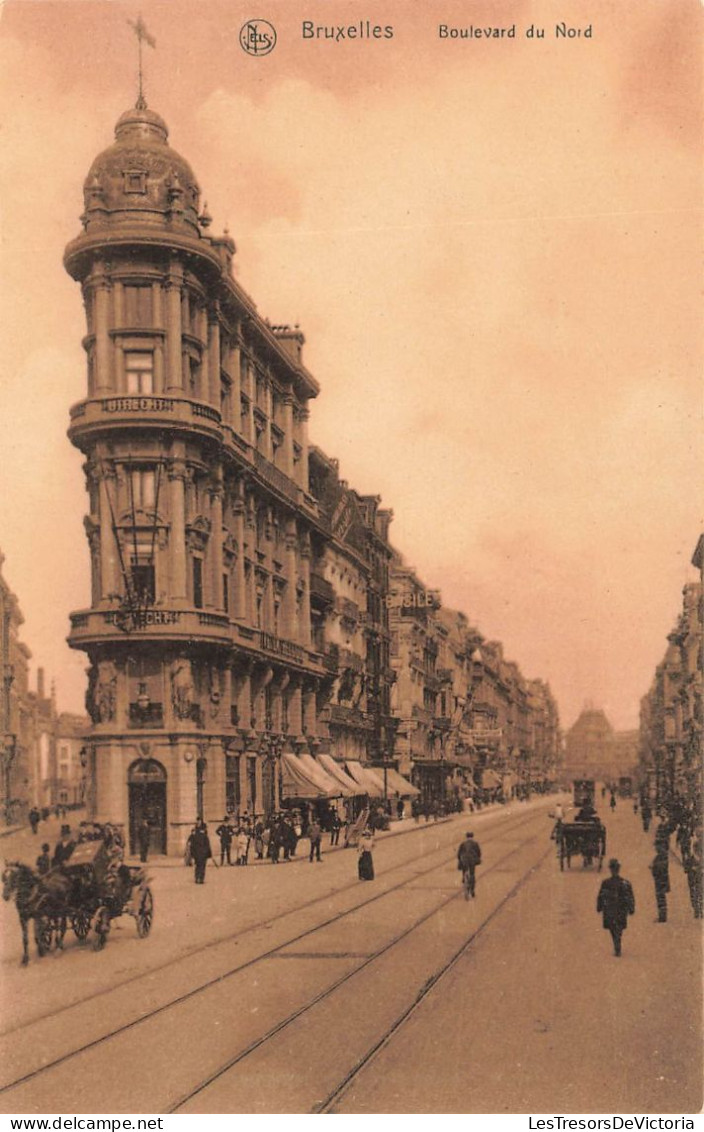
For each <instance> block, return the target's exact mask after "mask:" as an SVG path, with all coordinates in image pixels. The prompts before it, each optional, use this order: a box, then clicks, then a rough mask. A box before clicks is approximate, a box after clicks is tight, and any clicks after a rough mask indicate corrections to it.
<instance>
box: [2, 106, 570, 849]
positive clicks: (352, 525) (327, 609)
mask: <svg viewBox="0 0 704 1132" xmlns="http://www.w3.org/2000/svg"><path fill="white" fill-rule="evenodd" d="M167 137H168V131H167V126H166V124H165V122H164V121H163V119H162V118H161V117H160V116H159V115H158V114H156V113H154V112H153V111H152V110H150V109H148V108H147V106H146V104H145V103H144V102H143V100H141V98H140V100H139V101H138V103H137V105H136V107H135V108H134V109H132V110H128V111H127V112H126V113H125V114H123V115H122V117H121V118H120V119H119V121H118V123H117V126H116V130H115V141H114V144H112V145H111V146H109V147H108V148H107V149H106V150H105V151H104V152H102V153H101V154H99V155H98V157H96V159H95V160H94V162H93V164H92V166H91V168H90V170H89V172H88V176H87V178H86V181H85V185H84V211H83V215H82V218H81V219H82V225H83V231H82V233H81V234H80V235H78V236H77V237H76V239H74V240H73V241H72V242H71V243H70V244H69V246H68V247H67V249H66V253H65V266H66V269H67V271H68V272H69V273H70V275H71V276H72V277H73V278H74V279H75V280H76V281H77V282H78V283H79V284H80V286H81V292H82V296H83V303H84V308H85V313H86V320H87V326H86V334H85V337H84V339H83V345H84V349H85V353H86V368H87V390H86V397H85V399H84V400H82V401H80V402H79V403H78V404H76V405H74V406H73V407H72V408H71V410H70V429H69V437H70V439H71V442H72V443H73V444H74V445H75V446H76V447H78V448H79V449H80V451H81V453H82V454H83V455H84V457H85V464H84V470H85V479H86V489H87V495H88V506H87V514H86V516H85V520H84V524H85V531H86V537H87V542H88V553H89V554H90V562H91V594H90V600H89V601H88V602H87V604H86V607H85V608H84V609H81V610H79V611H76V612H74V613H72V614H71V630H70V638H69V643H70V645H71V646H72V647H73V648H75V649H81V650H83V651H84V652H85V653H86V655H87V659H88V662H89V670H88V689H87V697H86V706H87V709H88V712H89V716H90V719H89V720H86V721H85V728H84V730H83V733H82V734H79V732H80V731H81V728H80V726H79V724H80V721H77V720H75V719H74V718H73V717H71V720H70V725H69V722H68V721H67V723H66V726H65V728H64V730H66V729H68V730H69V731H70V733H71V734H70V738H71V752H72V754H71V760H72V762H71V766H72V767H73V768H74V770H72V771H71V774H74V772H75V767H76V765H77V763H76V758H77V759H78V765H79V766H80V784H79V795H80V799H77V798H76V797H75V795H74V793H71V790H72V789H73V788H71V790H69V796H68V797H67V798H64V795H65V794H66V789H65V787H64V786H63V785H60V783H61V782H63V779H62V777H61V774H60V773H59V771H58V769H56V766H55V767H54V769H53V770H52V771H51V773H48V774H45V773H44V772H42V773H41V774H38V773H37V771H36V765H37V759H38V758H39V761H40V762H41V757H40V756H38V755H37V753H36V752H37V749H38V748H37V743H36V742H35V741H34V738H33V737H32V735H30V731H31V728H30V727H29V723H28V722H27V720H28V717H29V714H31V710H34V709H30V707H28V705H29V704H31V703H35V704H36V705H37V706H36V711H37V712H38V713H39V714H40V715H41V712H42V711H44V710H45V709H44V708H41V709H40V708H39V706H38V705H40V704H43V703H44V702H45V697H44V695H43V691H42V690H41V689H40V690H39V691H38V692H37V693H36V695H34V698H33V699H32V694H30V693H28V692H27V690H26V657H27V651H26V649H24V647H23V646H21V645H20V644H19V643H18V641H17V628H18V626H19V623H20V617H19V611H18V606H17V602H16V600H15V599H14V598H12V597H11V596H8V597H7V599H5V598H4V599H3V600H7V609H8V613H7V614H6V616H5V618H4V620H3V625H4V626H5V630H4V632H5V636H4V638H3V650H4V654H5V653H7V657H6V656H5V655H3V663H4V665H5V667H4V669H3V671H4V672H5V685H4V687H5V702H4V708H3V710H4V712H5V715H6V716H7V718H6V719H4V720H3V735H4V740H3V742H4V744H5V746H4V751H3V766H4V768H5V775H4V780H3V788H4V802H5V809H6V816H7V817H8V819H12V818H14V817H16V816H17V814H18V813H19V812H20V811H21V809H22V807H23V806H26V805H27V804H35V805H36V804H56V803H61V802H64V801H66V800H67V801H70V802H73V801H76V800H85V802H86V803H87V805H88V808H89V811H90V812H91V813H92V814H93V815H95V816H96V817H97V818H101V819H111V820H113V821H117V822H120V823H123V824H124V825H125V827H126V829H127V830H128V831H129V836H130V840H131V844H132V847H133V848H134V844H135V834H136V830H137V828H138V826H139V825H140V823H141V822H142V821H143V820H144V819H145V818H146V819H147V820H148V821H149V823H150V826H151V829H152V849H153V850H154V851H157V852H162V853H169V854H171V853H180V852H182V850H183V847H184V844H185V842H186V839H187V836H188V833H189V831H190V829H191V827H192V824H193V821H194V818H195V817H196V815H203V816H204V817H205V818H206V819H207V820H210V819H216V818H217V819H220V818H221V817H222V815H223V813H225V812H231V813H234V814H240V815H241V814H244V813H246V814H247V815H248V816H250V817H251V816H252V815H254V814H260V815H265V816H269V815H271V814H272V813H275V812H277V811H279V810H280V809H281V808H282V807H285V806H292V805H305V806H314V807H317V809H318V812H319V813H320V816H322V817H324V816H325V812H326V810H327V808H328V807H329V805H330V803H331V802H332V801H333V800H335V804H336V805H339V806H341V807H344V808H345V809H346V811H347V812H348V813H353V812H356V810H357V809H359V808H360V807H361V805H362V801H361V799H363V798H364V797H366V798H372V799H376V800H377V801H378V803H379V804H380V805H385V804H391V803H393V805H397V804H398V802H399V801H404V804H405V805H409V804H410V802H411V800H413V804H414V805H416V806H419V807H421V808H437V807H440V806H443V807H446V806H453V805H456V806H459V805H460V804H461V798H462V796H463V795H466V794H468V793H474V794H476V795H477V796H478V797H479V798H488V797H493V796H497V795H498V794H501V795H502V796H504V797H509V796H511V795H515V794H518V795H519V796H521V795H527V794H530V792H532V791H533V790H536V789H543V788H544V787H545V786H546V785H547V784H548V783H549V782H550V781H551V780H554V778H555V777H556V770H557V765H558V761H559V755H560V730H559V719H558V711H557V706H556V703H555V700H554V698H553V696H552V694H551V691H550V688H549V687H548V685H547V684H546V683H545V682H544V681H542V680H539V679H527V678H526V677H524V676H523V674H522V673H521V671H520V668H519V667H518V665H517V664H516V663H515V662H513V661H511V660H509V659H507V658H506V657H505V656H504V652H503V648H502V645H501V644H500V643H499V642H497V641H493V640H491V639H487V638H486V637H485V636H484V635H483V634H482V633H480V631H479V630H478V628H477V627H476V626H475V625H473V624H472V622H471V620H470V619H469V618H468V617H467V616H466V615H465V614H464V613H462V612H460V611H455V610H451V609H447V608H445V607H443V605H442V602H441V599H440V594H439V593H438V592H437V590H435V589H433V588H432V586H430V585H429V584H428V580H426V579H422V578H420V577H419V576H418V575H417V573H416V572H415V571H414V570H413V569H412V568H411V567H410V566H409V565H408V564H407V563H406V562H405V561H404V558H403V556H402V554H401V553H399V551H398V550H397V549H396V548H395V547H394V545H393V544H392V541H391V538H390V528H391V522H392V518H393V513H392V511H391V510H390V509H389V508H387V507H383V506H382V505H381V500H380V498H379V497H378V496H376V495H368V494H366V495H365V494H361V493H359V492H357V491H355V490H354V489H353V488H352V487H350V485H349V484H348V483H347V482H346V481H345V480H344V479H343V478H342V476H341V474H340V468H339V464H338V461H337V460H336V459H334V458H333V457H331V456H330V455H329V454H326V453H324V452H323V451H321V450H320V449H319V448H318V447H316V446H315V445H313V444H311V443H310V442H309V436H308V419H309V415H310V405H311V402H312V401H313V400H314V399H315V397H316V396H317V394H318V392H319V386H318V383H317V381H316V380H315V378H314V377H313V376H312V374H310V373H309V371H308V370H307V369H306V367H305V364H304V361H303V345H304V337H303V334H302V332H301V330H300V328H299V327H297V326H294V327H291V326H281V325H272V324H270V323H269V321H268V320H266V319H264V318H263V317H262V316H261V315H260V314H259V313H258V311H257V308H256V306H255V304H254V302H253V300H252V299H251V297H250V296H249V295H248V294H247V293H246V292H245V291H244V290H243V289H242V288H241V286H240V285H239V284H238V282H237V281H236V279H235V277H234V276H233V257H234V255H235V244H234V241H233V240H232V238H231V237H230V236H229V234H227V233H225V234H224V235H221V236H216V235H214V234H212V233H211V232H210V228H211V223H212V220H211V217H210V216H209V215H208V214H207V210H206V209H205V208H204V207H202V206H201V203H200V200H201V198H200V189H199V187H198V184H197V182H196V178H195V175H194V173H193V171H192V170H191V168H190V166H189V164H188V162H187V161H186V160H185V159H184V158H182V157H181V156H180V155H179V154H178V153H177V152H176V151H175V150H173V149H172V148H171V147H170V146H169V144H168V141H167ZM76 333H77V334H78V324H76ZM10 652H12V656H13V657H19V658H20V659H19V660H18V659H14V660H13V659H12V657H10ZM13 664H14V666H15V667H14V670H13V669H12V668H11V666H12V665H13ZM51 702H52V703H53V701H51ZM50 711H52V712H54V715H56V710H55V707H52V708H51V709H50ZM28 713H29V714H28ZM52 718H53V717H52ZM61 718H63V717H61ZM54 730H55V731H56V734H57V735H59V731H57V730H56V726H55V727H54ZM76 736H78V737H76ZM74 739H75V742H73V740H74ZM54 746H56V742H54ZM58 750H59V753H60V752H61V750H62V747H61V743H59V747H58ZM32 752H34V753H32ZM54 761H55V762H56V760H54ZM30 764H31V766H30ZM42 765H43V764H42ZM69 777H70V776H69ZM49 780H50V781H51V783H52V784H53V785H51V786H46V785H44V783H45V782H47V781H49ZM71 781H73V779H72V780H71Z"/></svg>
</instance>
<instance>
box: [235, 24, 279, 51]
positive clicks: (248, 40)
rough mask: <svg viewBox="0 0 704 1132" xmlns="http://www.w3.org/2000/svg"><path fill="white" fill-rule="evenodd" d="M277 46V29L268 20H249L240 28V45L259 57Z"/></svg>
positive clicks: (244, 49)
mask: <svg viewBox="0 0 704 1132" xmlns="http://www.w3.org/2000/svg"><path fill="white" fill-rule="evenodd" d="M275 46H276V29H275V28H274V26H273V24H270V23H269V21H268V20H247V23H246V24H243V25H242V27H241V28H240V47H241V48H242V50H243V51H246V52H247V54H248V55H255V56H257V58H259V57H261V56H262V55H268V54H269V52H271V51H273V50H274V47H275Z"/></svg>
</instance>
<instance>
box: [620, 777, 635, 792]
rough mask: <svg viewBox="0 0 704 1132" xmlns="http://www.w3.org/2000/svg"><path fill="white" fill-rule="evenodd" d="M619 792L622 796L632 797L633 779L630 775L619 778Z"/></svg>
mask: <svg viewBox="0 0 704 1132" xmlns="http://www.w3.org/2000/svg"><path fill="white" fill-rule="evenodd" d="M618 792H619V794H620V795H621V797H622V798H630V797H631V795H632V793H633V779H632V778H630V777H629V776H628V775H624V777H623V778H619V780H618Z"/></svg>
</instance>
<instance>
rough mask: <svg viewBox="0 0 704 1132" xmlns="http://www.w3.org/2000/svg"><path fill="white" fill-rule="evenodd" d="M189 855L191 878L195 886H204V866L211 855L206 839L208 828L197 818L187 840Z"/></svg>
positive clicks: (207, 839) (211, 851)
mask: <svg viewBox="0 0 704 1132" xmlns="http://www.w3.org/2000/svg"><path fill="white" fill-rule="evenodd" d="M188 848H189V855H190V858H191V860H192V861H193V877H194V880H195V882H196V884H205V866H206V865H207V863H208V861H209V860H210V858H211V857H212V855H213V850H212V849H211V847H210V838H209V837H208V827H207V825H206V824H205V822H204V821H203V820H202V819H201V818H199V819H198V821H197V822H196V827H195V829H194V830H193V833H192V834H191V836H190V838H189V847H188Z"/></svg>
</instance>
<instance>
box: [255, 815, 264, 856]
mask: <svg viewBox="0 0 704 1132" xmlns="http://www.w3.org/2000/svg"><path fill="white" fill-rule="evenodd" d="M254 852H255V853H256V855H257V860H258V861H263V860H264V822H263V821H262V820H261V819H257V821H256V822H255V823H254Z"/></svg>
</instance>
